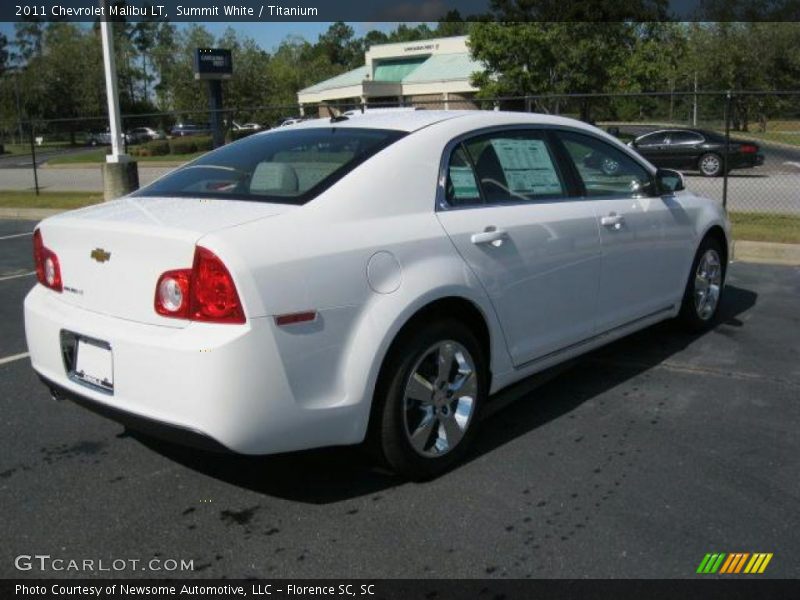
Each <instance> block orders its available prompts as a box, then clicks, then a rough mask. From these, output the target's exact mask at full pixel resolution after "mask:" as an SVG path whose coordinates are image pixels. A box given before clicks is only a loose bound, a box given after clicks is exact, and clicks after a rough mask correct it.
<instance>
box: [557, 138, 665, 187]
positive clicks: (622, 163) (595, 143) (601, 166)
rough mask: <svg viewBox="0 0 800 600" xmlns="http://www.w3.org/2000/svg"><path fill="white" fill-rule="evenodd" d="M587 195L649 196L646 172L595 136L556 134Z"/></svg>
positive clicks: (624, 154)
mask: <svg viewBox="0 0 800 600" xmlns="http://www.w3.org/2000/svg"><path fill="white" fill-rule="evenodd" d="M558 135H559V137H560V138H561V141H562V142H563V144H564V147H565V148H566V150H567V153H568V154H569V156H570V158H571V159H572V162H573V164H574V165H575V168H576V169H577V171H578V174H579V175H580V177H581V180H582V181H583V186H584V189H585V192H586V195H587V196H616V197H619V196H629V197H640V196H649V195H651V193H652V191H653V182H652V177H651V176H650V173H649V172H648V171H647V170H646V169H645V168H644V167H643V166H641V165H640V164H639V163H638V162H636V161H635V160H633V158H631V157H630V156H628V155H627V154H626V153H624V152H622V151H621V150H619V149H617V148H614V147H613V146H612V145H611V144H607V143H606V142H603V141H601V140H599V139H597V138H595V137H592V136H589V135H584V134H580V133H573V132H569V131H560V132H558Z"/></svg>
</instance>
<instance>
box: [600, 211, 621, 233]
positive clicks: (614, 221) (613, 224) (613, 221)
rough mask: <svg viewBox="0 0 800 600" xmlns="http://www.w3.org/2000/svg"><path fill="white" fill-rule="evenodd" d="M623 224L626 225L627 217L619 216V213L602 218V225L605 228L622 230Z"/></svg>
mask: <svg viewBox="0 0 800 600" xmlns="http://www.w3.org/2000/svg"><path fill="white" fill-rule="evenodd" d="M623 223H625V217H623V216H622V215H618V214H617V213H611V214H610V215H608V216H605V217H600V225H602V226H603V227H610V228H612V229H621V228H622V224H623Z"/></svg>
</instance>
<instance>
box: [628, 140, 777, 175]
mask: <svg viewBox="0 0 800 600" xmlns="http://www.w3.org/2000/svg"><path fill="white" fill-rule="evenodd" d="M629 145H630V146H632V147H633V148H635V149H636V151H637V152H638V153H639V154H641V155H642V156H644V157H645V158H646V159H647V160H649V161H650V162H651V163H653V164H654V165H655V166H657V167H663V168H668V169H686V170H698V171H700V172H701V173H702V174H703V175H705V176H706V177H717V176H719V175H722V173H723V155H724V153H725V136H723V135H720V134H719V133H714V132H712V131H704V130H702V129H661V130H659V131H651V132H650V133H646V134H644V135H641V136H639V137H637V138H636V139H635V140H633V141H632V142H630V144H629ZM762 164H764V155H763V154H762V153H761V151H760V149H759V147H758V144H756V143H755V142H751V141H744V140H731V143H730V148H729V152H728V170H730V169H743V168H749V167H756V166H758V165H762Z"/></svg>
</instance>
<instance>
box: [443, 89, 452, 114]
mask: <svg viewBox="0 0 800 600" xmlns="http://www.w3.org/2000/svg"><path fill="white" fill-rule="evenodd" d="M442 97H443V98H444V109H445V110H450V92H444V93H443V94H442Z"/></svg>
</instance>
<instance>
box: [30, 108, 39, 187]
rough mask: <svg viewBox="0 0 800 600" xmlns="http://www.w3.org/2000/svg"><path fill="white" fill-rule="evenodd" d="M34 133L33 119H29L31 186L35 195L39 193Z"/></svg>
mask: <svg viewBox="0 0 800 600" xmlns="http://www.w3.org/2000/svg"><path fill="white" fill-rule="evenodd" d="M35 135H36V133H35V132H34V131H33V121H31V164H32V165H33V187H34V189H35V190H36V195H37V196H38V195H39V174H38V173H37V172H36V140H35V139H34V136H35Z"/></svg>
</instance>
